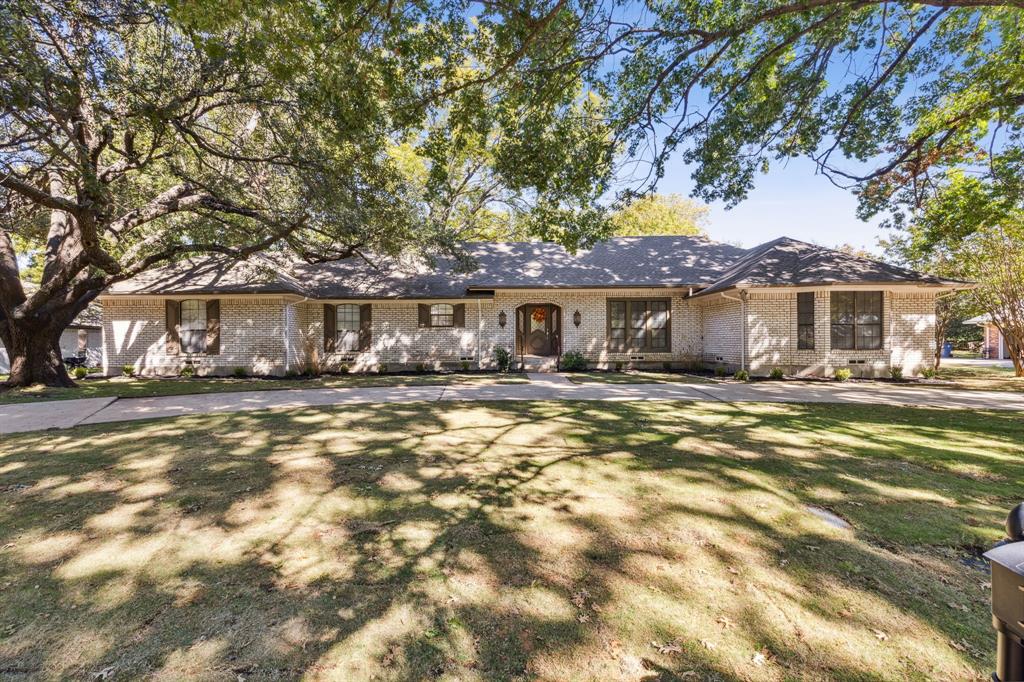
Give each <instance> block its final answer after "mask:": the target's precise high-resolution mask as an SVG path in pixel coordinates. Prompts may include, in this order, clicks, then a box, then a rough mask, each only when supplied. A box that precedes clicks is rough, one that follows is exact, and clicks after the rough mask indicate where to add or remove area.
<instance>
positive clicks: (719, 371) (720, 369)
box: [715, 365, 729, 377]
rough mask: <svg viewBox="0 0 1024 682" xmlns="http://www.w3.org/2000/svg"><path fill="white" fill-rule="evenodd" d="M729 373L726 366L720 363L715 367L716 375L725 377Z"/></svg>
mask: <svg viewBox="0 0 1024 682" xmlns="http://www.w3.org/2000/svg"><path fill="white" fill-rule="evenodd" d="M727 374H729V371H728V370H727V369H726V368H725V367H723V366H722V365H718V366H717V367H715V376H716V377H724V376H726V375H727Z"/></svg>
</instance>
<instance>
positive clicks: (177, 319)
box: [164, 301, 181, 355]
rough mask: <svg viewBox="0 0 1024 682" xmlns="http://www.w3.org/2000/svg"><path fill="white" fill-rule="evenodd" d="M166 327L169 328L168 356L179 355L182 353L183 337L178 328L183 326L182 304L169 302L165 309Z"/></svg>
mask: <svg viewBox="0 0 1024 682" xmlns="http://www.w3.org/2000/svg"><path fill="white" fill-rule="evenodd" d="M164 319H165V322H164V323H165V326H166V328H167V345H166V350H167V354H168V355H177V354H178V353H180V352H181V336H180V335H179V333H178V327H179V326H180V325H181V303H179V302H178V301H167V302H166V305H165V309H164Z"/></svg>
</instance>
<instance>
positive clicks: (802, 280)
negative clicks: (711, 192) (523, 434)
mask: <svg viewBox="0 0 1024 682" xmlns="http://www.w3.org/2000/svg"><path fill="white" fill-rule="evenodd" d="M465 248H466V250H467V252H468V253H469V255H470V256H471V257H472V262H471V264H469V265H468V266H467V265H465V264H463V265H462V266H461V267H460V265H459V264H458V263H456V262H454V261H453V260H446V259H438V260H437V261H436V262H435V263H433V264H428V263H425V262H420V261H417V262H403V261H402V260H401V259H382V260H381V261H380V262H375V263H374V264H373V265H371V264H370V263H369V262H368V261H367V260H365V259H363V258H350V259H346V260H343V261H336V262H332V263H324V264H316V265H311V264H308V263H303V262H290V261H289V262H285V261H283V260H281V259H280V258H278V257H270V256H262V257H260V258H256V259H251V260H249V261H245V262H232V261H227V260H224V259H220V258H206V259H202V260H191V261H185V262H182V263H179V264H176V265H174V266H170V267H167V268H164V269H161V270H155V271H152V272H148V273H146V274H145V275H143V276H140V277H138V278H136V279H133V280H129V281H125V282H121V283H119V284H116V285H114V286H113V287H111V288H110V289H109V290H108V291H106V292H104V294H103V295H102V296H101V301H102V304H103V367H104V370H105V372H106V373H108V374H116V373H119V372H120V371H121V367H122V366H123V365H126V364H130V365H132V366H133V367H134V368H135V370H136V371H137V372H138V373H140V374H144V375H173V374H177V373H179V372H180V371H181V369H182V368H183V367H185V366H186V365H191V366H193V367H194V368H195V370H196V372H197V373H199V374H227V373H230V372H231V371H233V370H234V369H235V368H238V367H241V368H243V369H244V370H245V371H246V372H248V373H254V374H277V375H280V374H287V373H292V372H299V371H302V370H303V369H304V368H305V366H306V363H307V360H308V358H309V357H310V355H311V354H312V353H314V352H315V353H316V355H317V357H318V358H319V359H320V361H321V364H322V366H323V368H324V369H325V370H326V371H331V370H337V369H339V368H341V367H342V365H345V366H347V367H348V368H349V369H351V370H352V371H382V370H383V371H398V370H403V369H413V368H418V367H419V366H421V365H422V366H424V367H429V368H444V367H448V368H458V367H460V366H464V365H465V364H467V363H468V365H469V366H471V367H474V368H477V367H479V368H483V369H490V368H494V367H495V366H496V362H495V352H496V350H497V349H498V348H499V347H500V348H504V349H507V350H508V351H509V352H511V353H513V354H514V357H515V362H516V364H517V365H523V366H526V367H527V368H535V369H544V368H553V367H555V366H557V363H558V359H559V358H560V357H561V356H562V355H563V354H564V353H566V352H569V351H578V352H579V353H581V354H582V355H583V356H584V357H585V358H586V359H587V361H588V363H589V364H590V365H591V366H593V367H597V368H616V367H650V368H658V369H661V368H663V367H667V366H671V367H685V366H693V365H697V364H701V365H705V366H708V365H712V366H723V367H725V368H726V369H727V370H729V371H734V370H736V369H740V368H745V369H748V370H749V371H750V372H751V373H752V374H766V373H768V372H769V371H771V369H772V368H774V367H780V368H782V369H783V370H785V371H786V372H787V373H792V374H817V375H830V374H831V373H832V372H833V371H834V370H835V369H836V368H839V367H849V368H850V369H851V370H853V372H854V374H856V375H866V376H868V375H883V374H887V373H888V371H889V368H890V367H892V366H901V367H902V368H903V371H904V373H905V374H907V375H913V374H916V373H918V372H919V371H920V370H921V369H923V368H924V367H926V366H929V365H930V364H931V362H932V358H933V356H934V343H935V340H934V333H933V332H934V322H935V297H936V296H937V295H939V294H942V293H944V292H948V291H950V290H951V289H954V288H958V287H961V286H963V284H962V283H959V282H952V281H945V280H939V279H936V278H934V277H931V276H928V275H924V274H921V273H917V272H913V271H910V270H905V269H902V268H898V267H895V266H892V265H888V264H885V263H881V262H876V261H871V260H867V259H863V258H857V257H854V256H850V255H847V254H844V253H841V252H837V251H832V250H829V249H825V248H822V247H819V246H815V245H812V244H807V243H804V242H799V241H796V240H793V239H788V238H783V239H778V240H775V241H772V242H768V243H767V244H763V245H761V246H758V247H755V248H753V249H742V248H738V247H735V246H731V245H728V244H721V243H716V242H712V241H710V240H707V239H705V238H703V237H623V238H615V239H610V240H608V241H605V242H601V243H599V244H597V245H596V246H594V248H592V249H590V250H589V251H581V252H579V253H577V254H570V253H568V252H566V251H565V250H564V249H562V248H561V247H559V246H557V245H554V244H549V243H532V242H529V243H528V242H522V243H471V244H466V245H465Z"/></svg>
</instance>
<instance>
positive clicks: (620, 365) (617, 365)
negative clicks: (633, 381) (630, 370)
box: [615, 362, 624, 372]
mask: <svg viewBox="0 0 1024 682" xmlns="http://www.w3.org/2000/svg"><path fill="white" fill-rule="evenodd" d="M623 367H624V365H623V363H622V362H616V363H615V371H616V372H621V371H622V368H623Z"/></svg>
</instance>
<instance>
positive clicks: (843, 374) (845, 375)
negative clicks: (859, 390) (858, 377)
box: [835, 367, 853, 381]
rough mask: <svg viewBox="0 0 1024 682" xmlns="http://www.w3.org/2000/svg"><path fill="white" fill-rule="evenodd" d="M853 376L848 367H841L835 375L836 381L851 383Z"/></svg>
mask: <svg viewBox="0 0 1024 682" xmlns="http://www.w3.org/2000/svg"><path fill="white" fill-rule="evenodd" d="M852 376H853V372H851V371H850V370H849V368H847V367H840V368H839V369H837V370H836V373H835V377H836V381H849V380H850V377H852Z"/></svg>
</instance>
